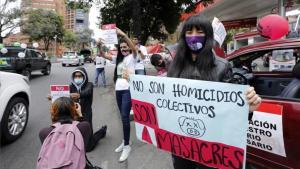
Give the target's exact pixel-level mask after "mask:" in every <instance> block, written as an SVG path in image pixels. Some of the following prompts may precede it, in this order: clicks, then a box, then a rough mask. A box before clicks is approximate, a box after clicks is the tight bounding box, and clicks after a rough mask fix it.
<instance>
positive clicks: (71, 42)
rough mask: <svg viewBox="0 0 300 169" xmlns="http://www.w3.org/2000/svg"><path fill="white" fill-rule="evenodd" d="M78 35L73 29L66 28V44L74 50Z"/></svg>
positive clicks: (64, 40)
mask: <svg viewBox="0 0 300 169" xmlns="http://www.w3.org/2000/svg"><path fill="white" fill-rule="evenodd" d="M76 41H77V37H76V34H75V33H74V32H73V31H70V30H66V31H65V34H64V38H63V42H64V46H65V47H67V48H69V49H71V50H73V49H74V48H75V46H76Z"/></svg>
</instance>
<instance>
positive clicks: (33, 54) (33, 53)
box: [31, 50, 38, 58]
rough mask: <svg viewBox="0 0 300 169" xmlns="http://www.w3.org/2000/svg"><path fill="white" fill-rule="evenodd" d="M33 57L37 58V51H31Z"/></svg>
mask: <svg viewBox="0 0 300 169" xmlns="http://www.w3.org/2000/svg"><path fill="white" fill-rule="evenodd" d="M31 57H32V58H37V57H38V55H37V54H36V52H35V51H33V50H32V51H31Z"/></svg>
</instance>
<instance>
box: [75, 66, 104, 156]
mask: <svg viewBox="0 0 300 169" xmlns="http://www.w3.org/2000/svg"><path fill="white" fill-rule="evenodd" d="M70 97H71V98H72V99H73V100H74V101H75V102H77V103H79V104H80V105H81V112H82V115H83V118H84V120H86V121H88V122H89V123H90V125H91V127H92V129H93V114H92V104H93V83H91V82H89V79H88V75H87V72H86V70H85V69H84V68H82V67H80V68H77V69H75V70H74V71H73V73H72V76H71V84H70ZM106 130H107V126H106V125H104V126H102V127H101V128H100V129H99V130H98V131H97V132H95V133H94V134H93V136H92V137H91V139H90V144H89V147H88V148H87V152H90V151H92V150H93V149H94V148H95V146H96V145H97V143H98V142H99V140H100V139H101V138H103V137H105V135H106Z"/></svg>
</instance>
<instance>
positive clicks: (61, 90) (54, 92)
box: [50, 85, 70, 103]
mask: <svg viewBox="0 0 300 169" xmlns="http://www.w3.org/2000/svg"><path fill="white" fill-rule="evenodd" d="M50 91H51V97H52V103H53V102H54V101H55V100H56V99H58V98H60V97H70V87H69V85H51V86H50Z"/></svg>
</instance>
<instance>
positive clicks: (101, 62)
mask: <svg viewBox="0 0 300 169" xmlns="http://www.w3.org/2000/svg"><path fill="white" fill-rule="evenodd" d="M105 65H106V59H105V58H103V57H101V56H99V55H97V56H96V58H95V66H96V72H95V73H96V74H95V83H94V86H95V87H97V86H98V78H99V75H100V76H101V81H102V82H101V83H102V85H103V87H106V80H105Z"/></svg>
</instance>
